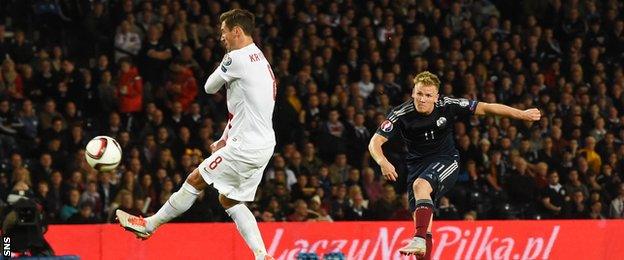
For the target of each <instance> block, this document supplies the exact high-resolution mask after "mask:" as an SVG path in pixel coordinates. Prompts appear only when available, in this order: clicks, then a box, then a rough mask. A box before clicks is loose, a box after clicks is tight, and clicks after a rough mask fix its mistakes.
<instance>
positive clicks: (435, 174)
mask: <svg viewBox="0 0 624 260" xmlns="http://www.w3.org/2000/svg"><path fill="white" fill-rule="evenodd" d="M407 172H408V175H407V185H408V186H407V187H408V188H407V195H408V198H409V205H410V210H411V211H414V210H416V199H415V198H414V189H413V187H412V186H413V185H414V181H416V179H418V178H421V179H424V180H426V181H428V182H429V184H430V185H431V188H433V192H432V193H431V198H432V199H433V201H434V204H436V203H437V201H438V200H439V199H440V198H441V197H442V196H443V195H444V194H446V193H447V192H448V191H449V190H451V189H452V188H453V186H454V185H455V181H457V176H458V175H459V155H449V156H435V157H430V158H426V159H424V160H422V161H420V162H418V163H408V164H407Z"/></svg>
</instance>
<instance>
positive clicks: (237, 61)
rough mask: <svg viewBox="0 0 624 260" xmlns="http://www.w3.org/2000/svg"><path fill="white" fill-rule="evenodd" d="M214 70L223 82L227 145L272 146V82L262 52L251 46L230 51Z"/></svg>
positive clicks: (273, 87) (251, 147) (258, 147)
mask: <svg viewBox="0 0 624 260" xmlns="http://www.w3.org/2000/svg"><path fill="white" fill-rule="evenodd" d="M216 71H217V72H218V73H219V75H220V76H221V77H222V78H223V79H224V80H225V81H226V82H227V84H226V88H227V107H228V111H229V115H228V118H229V120H228V125H227V127H228V128H229V129H228V130H227V137H226V138H227V139H226V140H227V145H233V146H237V147H243V148H245V149H264V148H270V147H271V148H272V147H274V146H275V132H274V131H273V108H274V107H275V94H276V81H275V76H274V74H273V70H272V69H271V65H270V64H269V62H268V61H267V60H266V58H265V57H264V54H263V53H262V51H261V50H260V49H259V48H258V46H256V45H255V44H253V43H252V44H249V45H247V46H246V47H243V48H241V49H238V50H233V51H230V52H229V53H228V54H226V55H225V56H224V58H223V61H221V64H220V65H219V68H217V69H216Z"/></svg>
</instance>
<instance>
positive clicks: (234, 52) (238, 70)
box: [116, 9, 276, 260]
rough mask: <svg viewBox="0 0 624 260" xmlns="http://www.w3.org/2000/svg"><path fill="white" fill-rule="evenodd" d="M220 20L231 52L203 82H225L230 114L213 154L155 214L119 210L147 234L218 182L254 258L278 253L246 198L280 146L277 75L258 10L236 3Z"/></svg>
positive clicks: (129, 225)
mask: <svg viewBox="0 0 624 260" xmlns="http://www.w3.org/2000/svg"><path fill="white" fill-rule="evenodd" d="M220 21H221V33H222V34H221V41H222V42H223V44H224V45H225V47H226V49H227V51H228V53H227V54H226V55H225V56H224V58H223V60H222V61H221V64H220V65H219V67H218V68H217V69H216V70H215V71H214V72H213V73H212V74H211V75H210V77H208V80H207V81H206V84H205V85H204V88H205V90H206V92H207V93H208V94H214V93H216V92H217V91H219V89H221V87H222V86H223V85H226V89H227V106H228V111H229V116H228V118H229V120H228V125H227V127H226V128H225V131H224V132H223V135H222V137H221V139H220V140H218V141H217V142H215V143H213V144H212V146H211V147H210V148H211V150H212V152H213V153H212V155H211V156H210V157H208V158H207V159H206V160H204V161H203V162H202V163H201V164H200V165H199V167H197V169H195V170H194V171H193V172H192V173H191V174H190V175H189V176H188V178H187V179H186V181H185V182H184V184H183V185H182V188H180V190H178V191H177V192H175V193H174V194H172V195H171V197H170V198H169V200H168V201H167V203H165V204H164V205H163V206H162V207H161V208H160V210H158V212H157V213H156V214H154V215H153V216H151V217H148V218H142V217H140V216H133V215H130V214H128V213H126V212H123V211H121V210H117V211H116V215H117V218H118V220H119V222H120V224H121V225H122V226H123V227H124V228H126V229H127V230H129V231H131V232H133V233H134V234H135V235H137V237H139V238H142V239H147V238H149V237H150V236H151V235H152V234H153V232H154V231H155V230H156V228H158V226H160V225H162V224H164V223H166V222H168V221H170V220H171V219H173V218H175V217H177V216H179V215H180V214H182V213H184V212H185V211H186V210H188V209H189V208H190V207H191V206H192V205H193V203H194V202H195V199H196V198H197V195H198V194H199V193H200V191H201V190H203V189H205V188H207V187H208V185H209V184H213V186H214V187H215V188H216V189H217V190H218V191H219V202H221V205H222V206H223V207H224V208H225V211H226V212H227V213H228V215H230V217H232V219H233V220H234V222H235V223H236V226H237V228H238V231H239V232H240V234H241V235H242V236H243V238H244V240H245V242H246V243H247V245H248V246H249V247H250V248H251V250H252V251H253V253H254V256H255V259H264V260H266V259H273V258H272V257H271V256H269V255H268V254H267V252H266V248H265V246H264V242H263V241H262V237H261V235H260V230H259V229H258V224H257V223H256V219H255V217H254V216H253V214H252V213H251V211H250V210H249V208H247V206H246V205H245V204H244V202H245V201H253V199H254V196H255V193H256V189H257V188H258V185H259V184H260V181H261V180H262V174H263V172H264V169H265V167H266V165H267V163H268V162H269V160H270V158H271V156H272V155H273V149H274V147H275V133H274V132H273V124H272V117H273V107H274V105H275V92H276V82H275V77H274V75H273V71H272V70H271V65H270V64H269V62H268V61H267V60H266V59H265V57H264V55H263V54H262V51H261V50H260V49H258V47H257V46H256V45H255V44H254V42H253V39H252V37H251V34H252V33H253V30H254V15H253V14H252V13H250V12H248V11H246V10H240V9H235V10H231V11H228V12H226V13H223V14H222V15H221V17H220Z"/></svg>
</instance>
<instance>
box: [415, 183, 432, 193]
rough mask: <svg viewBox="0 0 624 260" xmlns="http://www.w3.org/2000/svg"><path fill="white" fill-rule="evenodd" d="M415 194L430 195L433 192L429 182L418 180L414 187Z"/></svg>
mask: <svg viewBox="0 0 624 260" xmlns="http://www.w3.org/2000/svg"><path fill="white" fill-rule="evenodd" d="M412 188H413V189H414V194H429V193H431V192H432V191H433V189H432V188H431V185H429V182H428V181H426V180H423V179H417V180H416V181H414V184H413V185H412Z"/></svg>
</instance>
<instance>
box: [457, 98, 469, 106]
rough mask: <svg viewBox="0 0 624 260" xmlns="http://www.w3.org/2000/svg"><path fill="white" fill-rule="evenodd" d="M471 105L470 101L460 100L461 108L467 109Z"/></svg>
mask: <svg viewBox="0 0 624 260" xmlns="http://www.w3.org/2000/svg"><path fill="white" fill-rule="evenodd" d="M469 104H470V101H468V99H465V98H462V99H460V100H459V105H460V106H461V107H467V106H468V105H469Z"/></svg>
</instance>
